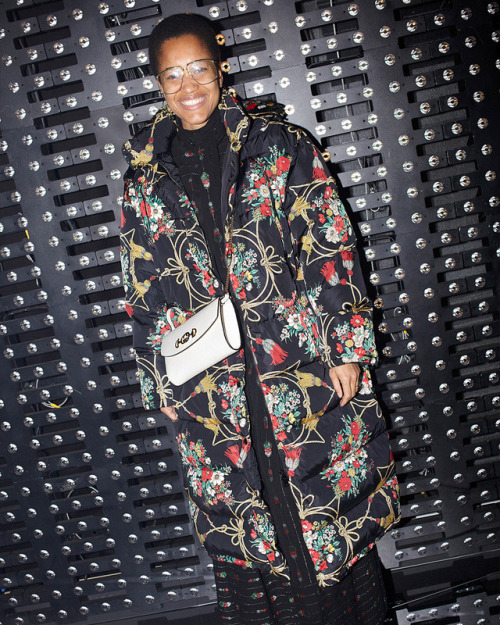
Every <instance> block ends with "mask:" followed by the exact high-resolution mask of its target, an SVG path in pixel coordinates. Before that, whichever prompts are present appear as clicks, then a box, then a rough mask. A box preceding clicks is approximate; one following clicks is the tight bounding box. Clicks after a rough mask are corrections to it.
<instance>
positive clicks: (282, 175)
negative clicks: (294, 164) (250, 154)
mask: <svg viewBox="0 0 500 625" xmlns="http://www.w3.org/2000/svg"><path fill="white" fill-rule="evenodd" d="M269 152H270V156H269V157H264V158H256V159H253V160H252V161H251V162H250V164H249V169H250V173H249V174H248V175H247V179H248V181H249V184H244V185H243V186H242V192H241V197H242V201H243V202H245V203H247V204H249V205H250V207H251V208H252V212H253V217H254V219H255V220H256V221H260V220H262V219H265V218H270V219H272V218H273V212H274V210H278V208H279V204H281V202H282V200H283V198H284V193H285V185H286V180H287V177H288V172H289V169H290V163H291V158H290V157H289V156H285V151H284V150H281V151H280V150H279V149H278V147H277V146H276V145H272V146H270V147H269ZM270 187H271V189H272V191H273V194H271V192H270ZM274 192H276V193H277V197H273V195H274ZM278 200H279V204H278V205H276V202H277V201H278ZM273 209H274V210H273Z"/></svg>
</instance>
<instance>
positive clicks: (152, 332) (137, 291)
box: [120, 179, 169, 410]
mask: <svg viewBox="0 0 500 625" xmlns="http://www.w3.org/2000/svg"><path fill="white" fill-rule="evenodd" d="M146 202H147V201H146V199H145V198H144V197H143V195H142V189H141V186H140V185H134V184H133V182H132V181H131V180H130V179H126V180H125V191H124V197H123V207H122V219H121V235H120V239H121V262H122V272H123V279H124V280H123V282H124V287H125V302H126V310H127V312H128V314H129V315H130V317H131V319H132V322H133V339H134V349H135V352H136V362H137V367H138V374H139V381H140V387H141V396H142V404H143V407H144V408H145V409H146V410H155V409H158V408H160V407H163V406H168V405H169V393H168V391H167V390H166V388H167V376H166V372H165V364H164V358H163V356H162V355H161V353H160V350H161V338H162V336H163V333H164V332H165V331H166V329H167V325H168V321H167V310H168V305H167V303H166V302H165V295H164V292H163V289H162V287H161V280H160V278H159V274H158V271H157V269H156V263H155V262H154V255H153V251H152V247H151V246H150V244H149V242H148V237H147V234H146V232H145V228H144V223H143V220H142V216H141V210H142V209H143V207H145V206H146Z"/></svg>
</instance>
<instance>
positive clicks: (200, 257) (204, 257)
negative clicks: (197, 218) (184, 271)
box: [186, 241, 215, 295]
mask: <svg viewBox="0 0 500 625" xmlns="http://www.w3.org/2000/svg"><path fill="white" fill-rule="evenodd" d="M189 249H190V251H189V252H188V253H187V254H186V259H187V260H188V261H191V262H192V264H193V267H194V270H195V272H196V277H197V279H198V280H199V281H200V282H201V283H202V284H203V286H204V287H205V288H206V289H207V291H208V293H209V295H215V286H214V281H215V278H214V276H213V274H212V273H211V272H210V271H209V269H208V268H209V262H208V254H207V252H205V251H204V250H200V248H199V247H198V246H197V245H196V244H195V243H193V242H192V241H191V242H190V244H189Z"/></svg>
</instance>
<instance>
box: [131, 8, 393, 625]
mask: <svg viewBox="0 0 500 625" xmlns="http://www.w3.org/2000/svg"><path fill="white" fill-rule="evenodd" d="M150 60H151V67H152V70H153V72H154V75H155V76H156V77H157V80H158V84H159V86H160V88H161V90H162V92H163V94H164V97H165V101H166V104H165V106H164V107H163V108H162V109H161V110H160V111H159V112H158V113H157V114H156V116H155V117H154V119H152V120H151V122H150V123H149V124H148V125H146V126H145V127H144V128H143V129H142V130H141V131H140V133H139V134H138V135H137V136H135V137H133V138H132V139H131V140H130V141H128V142H127V143H126V144H125V151H126V156H127V159H128V162H129V169H128V170H127V173H126V176H125V193H124V204H123V216H122V265H123V273H124V284H125V289H126V298H127V310H128V312H129V314H130V315H131V316H132V319H133V320H134V347H135V350H136V359H137V365H138V370H139V378H140V382H141V391H142V402H143V405H144V408H145V409H146V410H161V411H162V412H163V413H164V414H166V415H167V417H168V418H170V419H171V421H172V424H173V427H174V428H175V431H176V439H177V444H178V451H179V455H180V460H181V464H182V468H183V477H184V483H185V487H186V492H187V497H188V499H189V504H190V511H191V515H192V520H193V523H194V526H195V528H196V531H197V533H198V536H199V538H200V541H201V542H202V543H203V544H204V546H205V547H206V549H207V551H208V552H209V554H210V555H211V557H212V559H213V562H214V572H215V581H216V587H217V594H218V610H219V615H220V618H221V621H222V622H224V623H230V624H231V625H334V624H336V623H341V624H342V625H358V624H359V625H361V623H362V624H363V625H380V624H381V623H382V622H383V619H384V615H385V596H384V589H383V584H382V581H381V575H380V571H379V568H378V567H379V565H378V560H377V558H376V555H375V551H374V549H373V547H374V544H375V542H376V540H377V539H378V538H380V537H381V536H382V535H383V534H384V533H385V532H386V531H387V530H388V529H389V528H390V527H391V526H392V525H393V523H394V522H395V521H396V520H397V517H398V515H399V502H398V490H397V483H396V480H395V477H394V462H393V459H392V456H391V453H390V448H389V443H388V438H387V433H386V431H385V423H384V419H383V417H382V413H381V410H380V407H379V405H378V403H377V400H376V399H375V397H374V395H373V392H372V385H371V380H370V373H369V367H370V365H371V364H373V363H374V361H375V358H376V351H375V345H374V340H373V326H372V321H371V305H370V302H369V301H368V299H367V298H366V295H365V287H364V283H363V280H362V277H361V274H360V268H359V262H358V259H357V254H356V246H355V239H354V234H353V230H352V228H351V224H350V222H349V218H348V216H347V214H346V211H345V209H344V206H343V205H342V202H341V201H340V199H339V197H338V194H337V191H336V188H335V183H334V180H333V178H332V176H331V175H330V174H329V172H328V171H327V169H326V165H325V163H324V161H323V159H322V155H321V152H320V151H319V149H318V148H317V147H316V146H315V145H314V143H313V142H312V141H311V139H310V138H309V137H308V135H307V134H306V133H305V131H304V130H303V129H301V128H298V127H296V126H293V125H292V124H289V123H287V122H285V121H284V120H283V119H282V117H281V116H279V115H277V114H276V113H273V112H272V111H269V112H266V113H265V114H259V115H252V114H251V113H249V112H247V111H246V110H245V108H244V107H243V106H242V104H241V102H240V101H239V100H238V99H237V98H236V97H235V96H233V95H232V94H230V93H229V92H228V91H226V90H225V89H223V88H222V73H221V70H220V57H219V52H218V47H217V43H216V38H215V32H214V31H213V30H212V28H211V25H210V23H209V22H207V21H206V20H205V19H204V18H202V17H201V16H198V15H193V14H178V15H173V16H169V17H167V18H165V19H164V20H163V21H162V22H161V23H160V24H159V25H158V26H157V27H156V28H155V29H154V30H153V33H152V35H151V39H150ZM226 283H227V284H229V295H230V297H231V300H232V302H233V304H234V306H235V310H236V314H237V318H238V324H239V327H240V330H241V336H242V342H243V345H242V348H241V349H240V350H237V351H236V352H235V353H233V354H231V355H230V356H228V357H227V358H225V359H224V360H222V361H220V362H217V363H215V364H214V365H212V366H209V367H208V369H206V370H205V371H203V372H202V373H201V374H199V375H196V376H194V377H193V378H191V379H189V380H187V381H186V382H185V383H184V384H183V385H181V386H174V385H173V384H172V382H171V380H169V378H168V376H167V374H166V369H165V362H164V359H163V358H162V356H161V351H160V348H161V344H162V340H163V337H164V336H165V335H167V334H168V333H169V332H171V331H172V330H173V329H175V328H177V327H179V326H181V325H182V324H183V323H184V322H185V321H186V320H188V319H189V318H193V315H196V314H197V313H199V312H200V311H202V310H203V309H204V308H205V307H206V306H207V305H208V304H209V303H210V302H213V301H214V299H215V298H217V297H220V296H221V295H222V294H223V293H224V285H225V284H226ZM212 362H213V361H212Z"/></svg>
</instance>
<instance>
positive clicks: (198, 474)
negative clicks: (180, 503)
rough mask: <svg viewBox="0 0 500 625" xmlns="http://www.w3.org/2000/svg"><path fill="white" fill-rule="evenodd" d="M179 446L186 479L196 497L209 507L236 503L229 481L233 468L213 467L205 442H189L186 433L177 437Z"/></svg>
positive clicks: (199, 440)
mask: <svg viewBox="0 0 500 625" xmlns="http://www.w3.org/2000/svg"><path fill="white" fill-rule="evenodd" d="M177 444H178V445H179V451H180V453H181V459H182V464H183V465H184V467H186V469H187V471H186V477H187V480H188V482H189V485H190V487H191V489H192V491H193V493H194V494H195V495H197V496H198V497H203V499H204V502H205V504H206V505H208V506H216V505H217V504H219V503H221V502H222V503H225V504H226V505H230V504H232V503H233V502H234V497H233V493H232V490H231V488H230V486H231V483H230V482H229V481H228V480H227V477H228V475H229V474H230V473H231V467H229V466H227V465H225V466H219V467H212V461H211V459H210V458H209V457H208V456H207V452H206V450H205V446H204V445H203V441H202V440H201V439H198V441H197V442H196V443H195V442H194V441H188V440H187V436H186V434H184V433H181V434H179V436H178V437H177Z"/></svg>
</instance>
